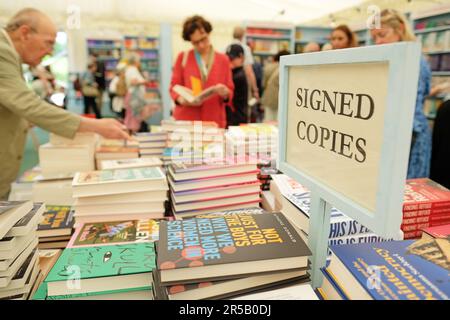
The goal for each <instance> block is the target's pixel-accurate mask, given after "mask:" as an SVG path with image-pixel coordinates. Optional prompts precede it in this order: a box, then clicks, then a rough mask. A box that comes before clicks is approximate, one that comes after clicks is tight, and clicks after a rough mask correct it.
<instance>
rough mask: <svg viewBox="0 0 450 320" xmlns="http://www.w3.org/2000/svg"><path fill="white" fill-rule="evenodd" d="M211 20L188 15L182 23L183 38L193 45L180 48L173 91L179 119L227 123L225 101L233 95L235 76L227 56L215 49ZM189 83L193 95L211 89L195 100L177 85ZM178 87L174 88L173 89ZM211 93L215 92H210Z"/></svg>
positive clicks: (172, 82)
mask: <svg viewBox="0 0 450 320" xmlns="http://www.w3.org/2000/svg"><path fill="white" fill-rule="evenodd" d="M212 29H213V28H212V26H211V24H210V23H209V22H208V21H207V20H205V19H204V18H203V17H201V16H197V15H196V16H193V17H190V18H188V19H187V20H186V21H185V22H184V25H183V39H184V40H185V41H189V42H191V44H192V47H193V48H192V49H191V50H189V51H186V52H181V53H180V54H179V55H178V57H177V59H176V62H175V65H174V67H173V74H172V81H171V86H170V94H171V96H172V99H173V100H174V101H175V104H176V106H175V109H174V111H173V116H174V118H175V119H176V120H191V121H194V120H197V121H214V122H216V123H217V124H218V125H219V127H221V128H225V127H226V124H227V118H226V109H225V107H226V104H227V103H228V102H229V101H231V100H232V99H233V91H234V85H233V78H232V75H231V69H230V63H229V60H228V57H227V56H226V55H224V54H221V53H218V52H216V51H215V50H214V48H213V46H212V45H211V43H210V40H209V35H210V33H211V31H212ZM180 87H186V88H188V89H190V90H192V93H193V95H194V96H197V95H198V94H199V93H201V92H202V91H205V90H206V89H209V90H208V92H209V93H210V94H207V95H205V96H206V97H205V98H204V99H196V100H194V101H192V100H191V102H189V99H187V98H186V97H183V96H181V95H180V91H179V90H177V88H180ZM174 88H175V90H174ZM211 93H212V94H211Z"/></svg>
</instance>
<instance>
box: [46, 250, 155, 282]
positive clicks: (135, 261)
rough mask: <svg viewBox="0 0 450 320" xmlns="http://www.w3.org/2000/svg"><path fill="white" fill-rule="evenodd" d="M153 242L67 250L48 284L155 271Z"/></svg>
mask: <svg viewBox="0 0 450 320" xmlns="http://www.w3.org/2000/svg"><path fill="white" fill-rule="evenodd" d="M155 264H156V262H155V246H154V244H153V242H147V243H132V244H127V245H115V246H114V245H112V246H101V247H82V248H67V249H65V250H64V251H63V253H62V254H61V256H60V257H59V259H58V261H57V262H56V264H55V265H54V266H53V268H52V270H51V271H50V273H49V274H48V276H47V278H46V279H45V281H46V282H54V281H66V280H73V279H76V278H79V279H81V280H82V279H90V278H100V277H113V276H118V275H129V274H137V273H146V272H151V271H152V269H153V268H155Z"/></svg>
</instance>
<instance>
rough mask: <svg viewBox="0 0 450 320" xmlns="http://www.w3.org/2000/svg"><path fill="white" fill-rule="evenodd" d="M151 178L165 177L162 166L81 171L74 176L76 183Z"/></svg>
mask: <svg viewBox="0 0 450 320" xmlns="http://www.w3.org/2000/svg"><path fill="white" fill-rule="evenodd" d="M149 179H152V180H158V179H165V175H164V174H163V173H162V171H161V169H160V168H156V167H149V168H132V169H116V170H102V171H92V172H81V173H78V174H77V175H76V176H75V178H74V180H75V185H89V184H99V183H114V182H129V181H137V180H149Z"/></svg>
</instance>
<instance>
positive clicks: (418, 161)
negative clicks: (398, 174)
mask: <svg viewBox="0 0 450 320" xmlns="http://www.w3.org/2000/svg"><path fill="white" fill-rule="evenodd" d="M430 83H431V71H430V67H429V65H428V63H427V61H426V60H425V58H424V57H422V58H421V60H420V74H419V84H418V87H417V97H416V106H415V111H414V122H413V139H412V144H411V152H410V155H409V165H408V175H407V178H408V179H413V178H426V177H428V176H429V174H430V159H431V130H430V127H429V125H428V119H427V117H426V116H425V114H424V112H423V104H424V101H425V97H426V96H427V95H428V94H429V93H430Z"/></svg>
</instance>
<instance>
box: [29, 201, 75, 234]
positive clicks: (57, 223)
mask: <svg viewBox="0 0 450 320" xmlns="http://www.w3.org/2000/svg"><path fill="white" fill-rule="evenodd" d="M73 215H74V210H72V207H70V206H47V210H46V211H45V213H44V215H43V220H42V221H41V222H40V223H39V226H38V231H44V230H57V229H68V228H73V225H74V223H75V220H74V219H73Z"/></svg>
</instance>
